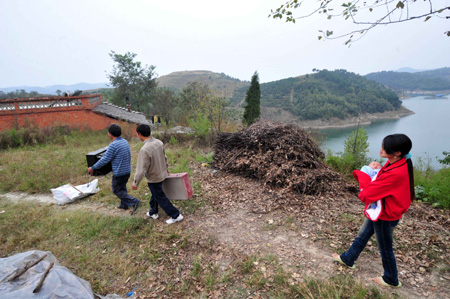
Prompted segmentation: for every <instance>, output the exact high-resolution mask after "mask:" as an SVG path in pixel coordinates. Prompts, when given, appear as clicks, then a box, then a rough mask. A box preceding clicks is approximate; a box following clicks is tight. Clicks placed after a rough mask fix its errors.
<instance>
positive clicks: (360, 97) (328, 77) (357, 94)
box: [231, 70, 401, 120]
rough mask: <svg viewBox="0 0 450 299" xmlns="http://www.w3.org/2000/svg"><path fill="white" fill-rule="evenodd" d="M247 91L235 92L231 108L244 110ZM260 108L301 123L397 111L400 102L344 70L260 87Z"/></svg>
mask: <svg viewBox="0 0 450 299" xmlns="http://www.w3.org/2000/svg"><path fill="white" fill-rule="evenodd" d="M246 91H247V88H246V87H243V88H239V89H237V90H236V91H235V93H234V95H233V97H232V99H231V104H232V105H233V106H241V105H242V100H243V99H244V98H245V93H246ZM261 106H263V107H264V106H265V107H270V108H276V109H278V110H280V112H281V110H285V111H288V112H290V113H291V114H293V115H294V116H295V117H296V118H298V119H301V120H314V119H324V118H325V119H327V118H333V117H336V118H340V119H344V118H346V117H350V116H355V115H358V114H360V113H376V112H385V111H390V110H396V109H398V108H400V106H401V101H400V100H399V98H398V96H397V95H396V94H395V93H394V92H393V91H391V90H389V89H387V88H386V87H384V86H382V85H381V84H379V83H377V82H375V81H370V80H367V79H366V78H365V77H363V76H359V75H356V74H354V73H350V72H347V71H345V70H336V71H328V70H322V71H319V72H317V73H314V74H309V75H305V76H301V77H295V78H288V79H283V80H279V81H274V82H269V83H263V84H261Z"/></svg>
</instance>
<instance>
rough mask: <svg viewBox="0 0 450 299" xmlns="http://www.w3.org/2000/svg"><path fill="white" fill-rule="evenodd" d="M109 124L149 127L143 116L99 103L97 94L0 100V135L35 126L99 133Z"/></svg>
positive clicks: (130, 127)
mask: <svg viewBox="0 0 450 299" xmlns="http://www.w3.org/2000/svg"><path fill="white" fill-rule="evenodd" d="M112 123H117V124H119V125H121V126H123V127H125V128H129V129H130V130H132V131H133V132H131V133H134V128H135V127H136V126H135V125H134V124H150V122H149V121H148V120H147V119H146V117H145V116H144V114H143V113H141V112H136V111H131V110H127V109H125V108H121V107H118V106H115V105H112V104H109V103H103V98H102V95H101V94H92V95H79V96H69V97H62V96H55V97H39V98H22V99H0V131H3V130H9V129H12V128H20V127H26V126H29V125H35V126H38V127H40V128H45V127H54V126H69V127H71V128H80V129H83V128H86V127H88V128H91V129H92V130H103V129H105V128H107V127H108V125H110V124H112Z"/></svg>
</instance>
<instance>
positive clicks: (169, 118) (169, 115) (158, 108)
mask: <svg viewBox="0 0 450 299" xmlns="http://www.w3.org/2000/svg"><path fill="white" fill-rule="evenodd" d="M179 103H180V99H179V98H178V97H177V96H175V94H174V93H173V91H171V90H170V89H168V88H159V87H158V88H156V89H155V91H154V92H153V105H152V112H153V113H154V114H155V115H161V116H162V119H163V121H164V122H165V123H166V125H169V124H170V123H172V122H173V121H174V117H175V114H176V112H177V109H176V108H177V107H178V105H179Z"/></svg>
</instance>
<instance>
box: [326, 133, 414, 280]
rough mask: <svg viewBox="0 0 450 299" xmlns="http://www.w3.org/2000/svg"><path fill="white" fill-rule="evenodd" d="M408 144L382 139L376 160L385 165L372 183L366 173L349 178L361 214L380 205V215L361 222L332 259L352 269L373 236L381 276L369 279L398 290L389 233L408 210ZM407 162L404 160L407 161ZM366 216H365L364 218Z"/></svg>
mask: <svg viewBox="0 0 450 299" xmlns="http://www.w3.org/2000/svg"><path fill="white" fill-rule="evenodd" d="M411 147H412V142H411V140H410V139H409V138H408V136H406V135H404V134H393V135H388V136H386V137H385V138H384V139H383V143H382V146H381V150H380V157H382V158H387V159H388V161H387V162H386V164H385V165H384V166H383V168H381V170H380V171H379V173H378V175H377V178H376V180H374V181H372V179H371V178H370V176H369V175H367V174H366V173H364V172H362V171H359V170H355V171H353V176H354V177H355V179H356V180H357V181H358V183H359V187H360V190H361V192H360V193H359V196H358V197H359V199H360V200H361V201H362V202H364V203H365V210H366V209H367V208H368V206H369V205H370V204H371V203H374V202H376V201H378V200H381V202H382V207H383V208H382V211H381V213H380V215H379V217H378V219H377V220H376V221H372V220H370V219H368V218H366V219H365V221H364V223H363V225H362V227H361V228H360V230H359V232H358V235H357V237H356V238H355V240H354V241H353V244H352V245H351V246H350V248H349V249H348V250H347V251H346V252H344V253H342V254H341V255H338V254H336V253H334V254H333V259H334V260H335V261H337V262H339V263H342V264H344V265H346V266H347V267H349V268H351V269H354V268H355V265H354V263H355V261H356V260H357V259H358V257H359V255H360V253H361V252H362V250H363V249H364V247H365V246H366V244H367V242H368V241H369V239H370V238H371V237H372V235H373V234H375V237H376V239H377V244H378V250H379V251H380V254H381V260H382V263H383V269H384V274H383V276H381V277H376V278H374V279H373V281H374V282H376V283H377V284H380V285H382V286H391V287H401V286H402V283H401V282H400V281H399V280H398V271H397V263H396V260H395V256H394V251H393V248H392V247H393V246H392V243H393V232H394V228H395V227H396V226H397V224H398V222H399V220H400V218H401V217H402V215H403V214H404V213H405V212H406V211H407V210H408V208H409V206H410V205H411V201H412V199H413V198H414V197H415V196H414V176H413V167H412V162H411V159H409V151H410V150H411ZM407 158H408V159H407ZM366 216H368V215H367V214H366Z"/></svg>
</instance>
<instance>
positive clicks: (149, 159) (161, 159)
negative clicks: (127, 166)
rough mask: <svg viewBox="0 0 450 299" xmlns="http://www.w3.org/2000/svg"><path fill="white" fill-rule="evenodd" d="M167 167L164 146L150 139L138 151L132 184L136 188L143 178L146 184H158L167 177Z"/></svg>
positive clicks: (156, 140) (160, 142)
mask: <svg viewBox="0 0 450 299" xmlns="http://www.w3.org/2000/svg"><path fill="white" fill-rule="evenodd" d="M168 167H169V164H168V163H167V157H166V152H165V150H164V144H163V143H162V141H161V140H158V139H155V138H153V137H150V138H148V139H146V140H145V141H144V145H143V146H142V148H141V150H140V151H139V156H138V161H137V165H136V173H135V174H134V184H135V185H136V186H138V185H139V183H140V182H141V180H142V179H143V178H144V176H145V178H146V180H147V182H148V183H160V182H162V181H164V180H165V179H166V177H167V176H168V171H167V169H168Z"/></svg>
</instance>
